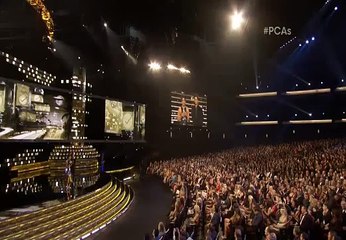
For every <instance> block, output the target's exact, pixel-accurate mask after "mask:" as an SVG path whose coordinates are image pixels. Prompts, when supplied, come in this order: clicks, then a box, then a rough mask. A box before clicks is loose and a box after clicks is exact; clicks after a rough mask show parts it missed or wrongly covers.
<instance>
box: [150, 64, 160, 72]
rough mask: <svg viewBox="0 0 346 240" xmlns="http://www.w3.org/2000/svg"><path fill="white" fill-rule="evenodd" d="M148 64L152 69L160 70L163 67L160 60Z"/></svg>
mask: <svg viewBox="0 0 346 240" xmlns="http://www.w3.org/2000/svg"><path fill="white" fill-rule="evenodd" d="M148 66H149V68H150V70H152V71H159V70H160V69H161V65H160V64H159V63H158V62H151V63H149V64H148Z"/></svg>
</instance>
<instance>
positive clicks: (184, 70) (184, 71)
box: [179, 67, 190, 74]
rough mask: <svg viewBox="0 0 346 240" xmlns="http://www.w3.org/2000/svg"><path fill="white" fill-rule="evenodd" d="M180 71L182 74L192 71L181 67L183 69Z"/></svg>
mask: <svg viewBox="0 0 346 240" xmlns="http://www.w3.org/2000/svg"><path fill="white" fill-rule="evenodd" d="M179 71H180V72H181V73H183V74H186V73H190V71H189V70H187V69H186V68H184V67H181V68H180V69H179Z"/></svg>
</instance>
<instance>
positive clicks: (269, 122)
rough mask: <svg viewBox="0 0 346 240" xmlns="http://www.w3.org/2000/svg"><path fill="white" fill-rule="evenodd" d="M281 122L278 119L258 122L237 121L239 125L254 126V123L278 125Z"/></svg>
mask: <svg viewBox="0 0 346 240" xmlns="http://www.w3.org/2000/svg"><path fill="white" fill-rule="evenodd" d="M276 124H279V122H278V121H256V122H240V123H237V125H244V126H245V125H247V126H251V125H252V126H254V125H276Z"/></svg>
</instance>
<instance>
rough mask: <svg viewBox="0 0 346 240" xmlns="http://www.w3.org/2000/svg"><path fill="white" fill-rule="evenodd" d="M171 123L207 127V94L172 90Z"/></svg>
mask: <svg viewBox="0 0 346 240" xmlns="http://www.w3.org/2000/svg"><path fill="white" fill-rule="evenodd" d="M171 124H176V125H184V126H195V127H207V124H208V107H207V96H206V95H204V96H201V95H198V94H187V93H184V92H171Z"/></svg>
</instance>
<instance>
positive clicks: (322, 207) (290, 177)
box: [147, 139, 346, 240]
mask: <svg viewBox="0 0 346 240" xmlns="http://www.w3.org/2000/svg"><path fill="white" fill-rule="evenodd" d="M147 172H148V173H149V174H156V175H159V176H161V177H162V179H163V181H164V182H165V183H166V184H168V185H169V186H170V187H171V189H172V191H173V193H174V203H173V207H172V211H171V212H170V214H169V216H168V219H167V223H164V222H162V223H160V224H161V228H164V229H165V230H162V231H161V232H162V234H160V235H159V238H158V235H157V236H154V238H155V239H175V240H185V239H208V240H214V239H237V240H238V239H245V237H246V239H268V240H275V239H302V240H305V239H309V240H314V239H328V240H335V239H346V179H345V178H346V141H345V140H344V139H342V140H340V139H339V140H335V139H334V140H317V141H308V142H295V143H285V144H279V145H269V146H257V147H242V148H234V149H230V150H226V151H223V152H218V153H209V154H205V155H200V156H191V157H185V158H179V159H178V158H177V159H170V160H166V161H157V162H153V163H151V164H150V165H149V167H148V170H147ZM184 209H186V211H184ZM166 229H167V230H166Z"/></svg>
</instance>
